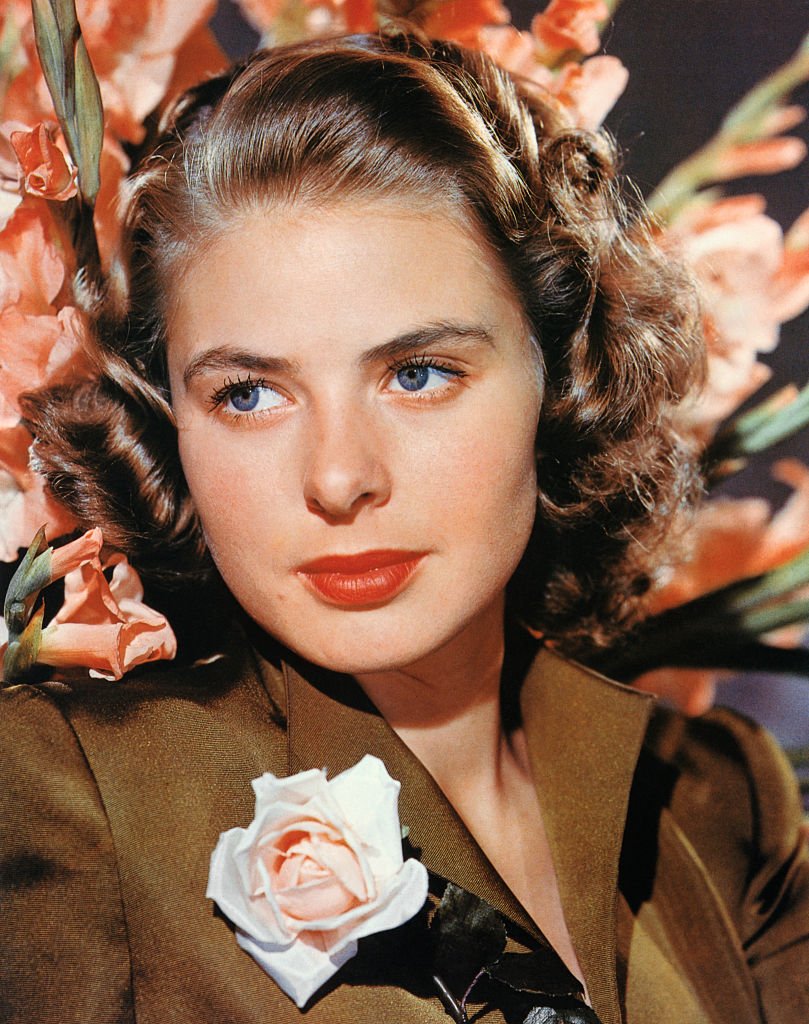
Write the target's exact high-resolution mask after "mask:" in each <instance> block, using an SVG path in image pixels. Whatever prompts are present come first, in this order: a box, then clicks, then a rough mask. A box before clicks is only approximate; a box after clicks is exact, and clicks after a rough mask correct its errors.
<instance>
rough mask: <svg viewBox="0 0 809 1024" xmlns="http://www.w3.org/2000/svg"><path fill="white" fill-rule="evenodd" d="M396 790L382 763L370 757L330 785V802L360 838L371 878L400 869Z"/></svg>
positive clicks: (397, 792) (397, 786)
mask: <svg viewBox="0 0 809 1024" xmlns="http://www.w3.org/2000/svg"><path fill="white" fill-rule="evenodd" d="M400 789H401V786H400V784H399V783H398V782H397V781H396V780H395V779H392V778H391V777H390V775H389V774H388V770H387V768H386V767H385V765H384V764H383V763H382V761H380V759H379V758H378V757H374V756H373V755H372V754H366V755H365V756H364V757H363V758H362V760H361V761H358V762H357V764H355V765H354V767H353V768H349V769H347V770H346V771H344V772H342V773H341V774H340V775H338V776H337V777H336V778H334V779H332V781H331V792H332V794H333V796H334V799H335V800H336V801H337V803H338V805H339V806H340V809H341V811H342V813H343V815H344V817H345V820H346V821H348V822H350V823H351V827H352V828H353V830H354V831H355V832H356V833H357V834H358V835H360V836H362V841H363V844H364V845H365V847H366V854H367V856H368V858H369V860H370V862H371V866H372V869H373V871H374V874H375V875H379V874H390V873H393V872H394V871H397V870H398V869H399V868H400V867H401V865H402V833H401V829H400V826H399V813H398V803H399V790H400ZM369 793H373V794H374V799H373V800H369V798H368V794H369Z"/></svg>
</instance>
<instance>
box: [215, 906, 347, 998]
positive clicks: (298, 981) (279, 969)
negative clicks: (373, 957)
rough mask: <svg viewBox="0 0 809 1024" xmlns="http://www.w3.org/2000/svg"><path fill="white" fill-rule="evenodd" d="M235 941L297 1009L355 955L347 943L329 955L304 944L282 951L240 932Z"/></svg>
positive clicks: (295, 944) (294, 944) (297, 944)
mask: <svg viewBox="0 0 809 1024" xmlns="http://www.w3.org/2000/svg"><path fill="white" fill-rule="evenodd" d="M217 902H218V901H217ZM228 916H230V915H228ZM236 941H237V942H238V943H239V945H240V946H241V947H242V949H243V950H245V951H246V952H247V953H249V954H250V956H252V957H253V959H254V960H256V961H257V962H258V963H259V964H260V965H261V966H262V967H263V968H264V970H265V971H266V972H267V974H269V976H270V977H271V978H272V979H273V980H274V981H275V982H276V984H277V985H278V987H279V988H280V989H281V990H282V991H283V992H286V994H287V995H288V996H289V997H290V999H292V1000H293V1002H294V1003H295V1005H296V1006H297V1007H299V1008H300V1007H302V1006H303V1005H304V1004H305V1003H306V1001H307V1000H308V999H309V997H310V996H311V995H313V993H315V992H317V990H318V989H319V988H320V987H321V985H325V983H326V982H327V981H328V980H329V978H331V977H332V975H334V974H336V972H337V971H339V970H340V968H341V967H342V966H343V964H345V963H347V962H348V961H349V960H350V959H351V958H352V957H354V956H356V954H357V945H356V943H346V944H345V945H344V946H343V947H342V948H341V949H340V950H339V951H337V952H335V953H331V954H330V953H327V952H325V951H324V950H322V949H319V948H317V947H316V946H314V945H310V944H308V943H305V942H295V943H293V944H292V945H291V946H287V947H286V948H284V949H281V948H278V947H277V946H275V945H274V944H272V943H263V942H261V941H260V940H259V939H257V938H255V937H253V936H252V935H249V934H248V933H246V932H243V931H237V932H236Z"/></svg>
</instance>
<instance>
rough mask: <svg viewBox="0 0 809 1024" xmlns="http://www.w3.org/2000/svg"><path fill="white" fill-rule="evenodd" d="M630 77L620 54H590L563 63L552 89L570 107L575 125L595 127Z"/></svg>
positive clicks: (611, 106) (565, 105) (605, 114)
mask: <svg viewBox="0 0 809 1024" xmlns="http://www.w3.org/2000/svg"><path fill="white" fill-rule="evenodd" d="M628 81H629V72H628V71H627V69H626V68H625V67H624V66H623V64H622V63H621V62H620V60H618V58H617V57H607V56H600V57H591V58H590V60H586V61H584V62H583V63H581V64H577V63H575V62H574V61H571V62H570V63H567V64H564V65H563V66H562V69H561V71H560V72H559V75H558V76H557V77H556V79H555V80H554V84H553V86H552V89H551V91H552V92H553V94H554V95H555V96H556V98H557V99H558V100H559V102H560V103H561V104H562V106H563V107H565V109H566V110H567V111H568V114H569V115H570V117H571V120H572V121H573V124H574V125H575V127H576V128H588V129H591V130H593V129H596V128H598V127H600V125H601V123H602V121H603V120H604V118H605V117H606V116H607V114H609V112H610V111H611V110H612V108H613V107H614V106H615V103H616V102H617V100H618V98H619V97H620V96H621V94H622V93H623V91H624V89H625V88H626V83H627V82H628Z"/></svg>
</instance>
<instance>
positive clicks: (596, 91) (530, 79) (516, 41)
mask: <svg viewBox="0 0 809 1024" xmlns="http://www.w3.org/2000/svg"><path fill="white" fill-rule="evenodd" d="M479 35H480V39H479V45H480V48H481V49H482V50H483V51H484V52H485V53H487V54H488V55H489V56H490V57H491V58H492V60H493V61H495V62H496V63H497V64H499V65H500V67H501V68H505V70H506V71H508V72H509V73H510V74H512V75H514V76H515V77H516V78H519V79H522V84H523V88H528V89H532V88H536V89H538V90H539V91H540V92H541V96H542V98H543V99H545V100H547V98H548V96H552V97H554V98H555V99H556V100H557V101H558V103H559V104H560V106H561V108H562V113H563V114H564V115H566V116H567V118H568V120H569V121H570V124H571V125H572V126H574V127H576V128H588V129H594V128H598V127H599V126H600V124H601V122H602V121H603V120H604V118H605V117H606V116H607V114H608V113H609V112H610V110H612V108H613V106H614V105H615V103H616V101H617V100H618V98H619V96H620V95H621V94H622V93H623V91H624V89H625V88H626V83H627V81H628V80H629V72H628V71H627V69H626V68H625V67H624V66H623V64H622V63H621V62H620V60H618V58H617V57H607V56H599V57H591V58H590V60H586V61H584V62H583V63H582V64H578V63H576V62H575V61H570V62H568V63H566V64H564V65H563V66H562V68H561V70H560V71H559V72H558V73H556V74H555V73H554V72H553V71H551V70H550V68H549V67H547V66H546V65H545V64H544V63H543V62H542V58H541V56H540V55H539V53H538V51H537V47H536V40H535V39H534V37H533V36H532V35H531V33H530V32H518V31H517V29H516V28H514V27H513V26H512V25H503V26H499V27H492V28H483V29H481V30H480V33H479Z"/></svg>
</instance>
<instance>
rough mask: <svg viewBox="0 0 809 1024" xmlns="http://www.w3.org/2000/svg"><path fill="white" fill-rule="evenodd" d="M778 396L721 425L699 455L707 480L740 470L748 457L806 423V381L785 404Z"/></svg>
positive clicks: (808, 401)
mask: <svg viewBox="0 0 809 1024" xmlns="http://www.w3.org/2000/svg"><path fill="white" fill-rule="evenodd" d="M780 396H781V392H779V394H778V395H774V396H772V397H771V398H768V399H766V401H764V402H761V403H760V404H759V405H757V406H755V408H753V409H751V410H750V411H749V412H746V413H743V414H742V415H741V416H737V417H736V418H735V419H732V420H730V422H729V423H727V424H725V426H724V427H722V429H721V430H720V431H719V433H718V434H717V435H716V437H715V438H714V440H713V441H712V442H711V444H710V445H709V447H708V449H707V450H706V452H705V455H704V457H703V464H704V465H705V467H706V473H707V475H708V478H709V482H710V483H714V482H716V481H718V480H724V479H725V478H726V477H728V476H730V475H731V473H734V472H737V471H738V470H739V469H743V468H744V466H745V465H746V461H747V457H748V456H750V455H754V454H756V453H757V452H763V451H766V450H767V449H768V448H771V447H772V446H773V445H775V444H778V442H780V441H783V440H785V439H786V438H788V437H792V436H793V435H794V434H797V433H798V431H800V430H803V429H804V428H805V427H807V426H809V384H807V385H806V386H805V387H803V388H802V389H801V390H800V391H799V392H798V394H797V395H796V396H795V397H794V399H793V400H792V401H790V402H788V403H787V404H786V405H783V404H782V403H781V402H780V401H779V398H780Z"/></svg>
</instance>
